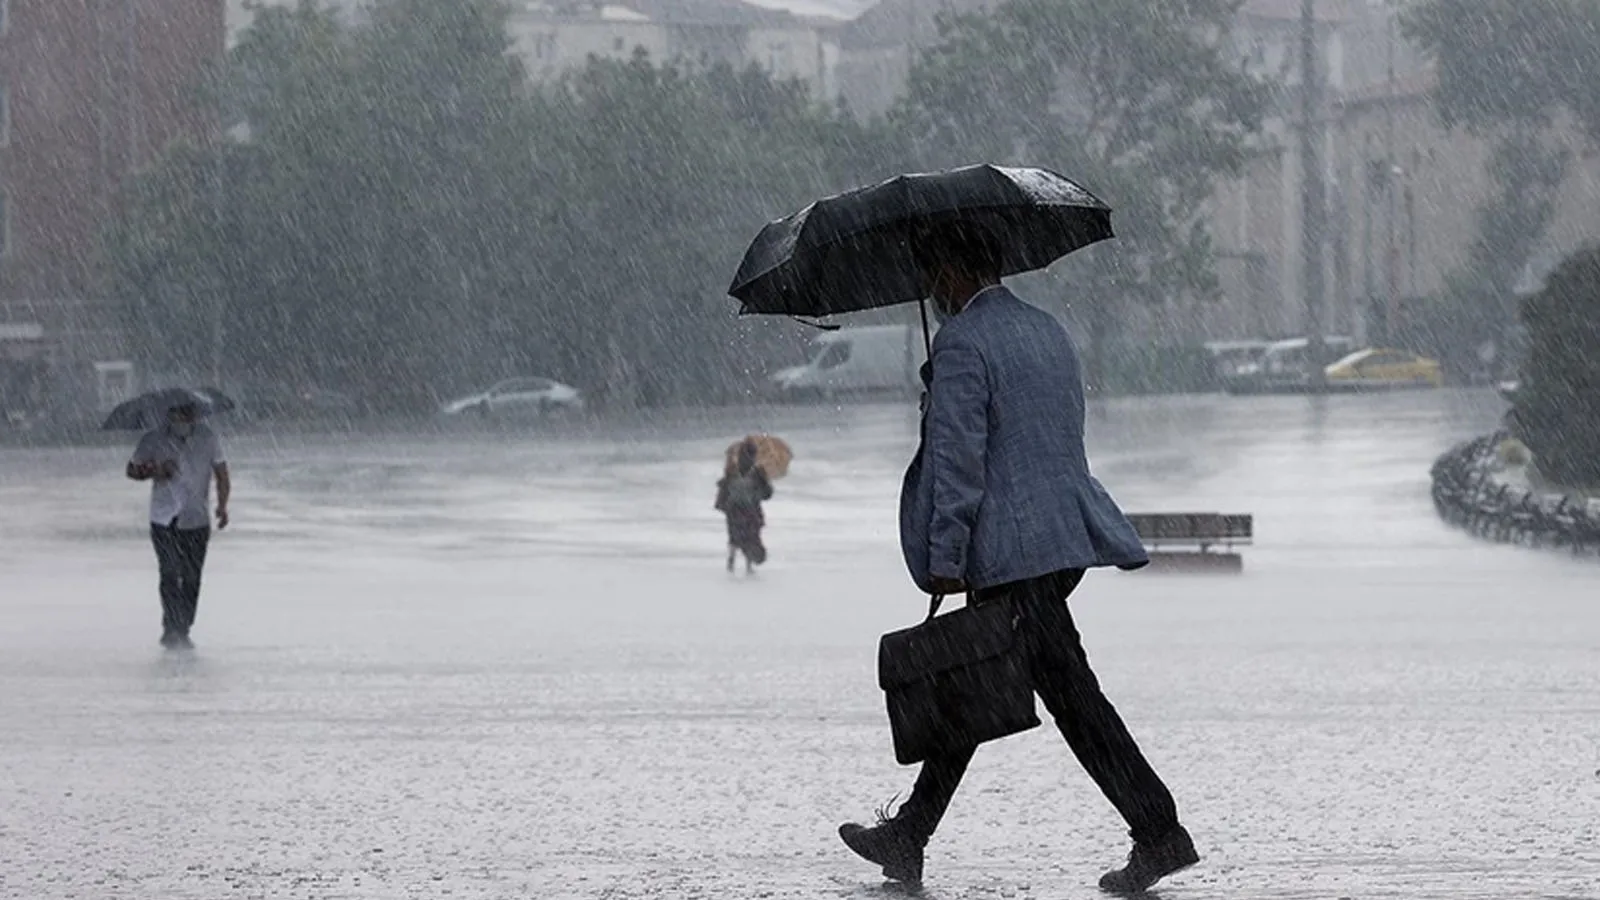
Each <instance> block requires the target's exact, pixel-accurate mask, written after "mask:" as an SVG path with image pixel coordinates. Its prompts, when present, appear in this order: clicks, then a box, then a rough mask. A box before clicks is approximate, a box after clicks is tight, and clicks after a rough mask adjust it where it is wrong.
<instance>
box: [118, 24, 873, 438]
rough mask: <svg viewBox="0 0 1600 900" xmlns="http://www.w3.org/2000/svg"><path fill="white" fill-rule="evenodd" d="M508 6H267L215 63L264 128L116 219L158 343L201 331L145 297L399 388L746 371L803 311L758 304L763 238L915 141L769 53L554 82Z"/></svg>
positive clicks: (177, 171) (167, 360)
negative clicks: (818, 95) (529, 67)
mask: <svg viewBox="0 0 1600 900" xmlns="http://www.w3.org/2000/svg"><path fill="white" fill-rule="evenodd" d="M505 17H506V10H505V8H504V6H503V5H501V4H499V3H497V2H492V0H459V2H453V3H438V2H436V0H379V2H376V3H375V4H373V5H372V6H371V7H370V16H369V20H370V24H367V25H362V26H347V25H345V24H343V23H342V22H341V21H340V20H339V19H338V18H337V17H336V16H335V15H334V14H333V13H332V12H330V11H329V10H327V9H326V8H324V7H322V6H321V5H319V4H317V3H315V2H311V0H304V2H302V3H301V4H300V5H299V6H296V7H293V8H279V9H268V10H262V11H261V12H260V13H259V14H258V18H257V20H256V23H255V24H254V25H253V26H252V28H251V29H250V30H249V31H248V32H246V33H245V35H244V37H243V39H242V40H241V41H240V43H239V44H238V46H236V47H235V48H234V50H233V51H232V52H231V53H230V56H229V59H228V65H227V68H226V70H225V71H224V72H222V73H220V74H219V76H218V78H217V79H215V81H214V83H213V85H212V89H213V96H214V99H215V102H216V103H217V108H218V110H219V114H223V115H224V116H225V118H224V122H225V123H226V124H229V125H233V124H245V125H248V126H249V128H248V132H249V138H248V140H247V141H245V142H243V143H223V144H221V145H218V146H212V147H204V148H190V149H187V150H182V151H179V152H174V153H173V154H171V155H169V156H168V157H167V158H166V159H164V160H163V162H162V163H161V164H160V165H159V166H157V167H156V168H154V169H153V170H151V171H150V172H147V173H145V175H144V176H143V177H141V178H140V179H139V180H138V181H137V182H136V183H135V184H133V185H131V186H130V190H129V193H128V203H127V204H126V208H125V212H124V214H123V215H122V216H121V218H120V220H119V222H118V223H117V226H116V227H115V228H113V229H112V230H111V232H110V233H109V234H108V240H107V247H108V249H109V250H110V251H111V252H110V253H109V254H108V256H109V258H110V260H111V262H112V268H111V271H110V273H109V275H110V277H109V278H108V283H109V284H112V285H114V286H115V292H116V294H117V295H118V297H119V299H120V300H121V301H122V303H123V308H124V309H125V310H126V311H127V315H128V317H129V319H130V324H133V325H135V326H136V328H135V333H136V334H137V335H138V336H139V341H138V343H139V346H140V348H141V352H142V355H143V356H144V357H145V358H146V359H147V360H150V361H152V364H154V361H155V360H158V359H159V360H162V363H161V364H162V365H169V364H171V363H172V362H176V363H181V362H184V355H185V354H184V353H183V352H177V351H176V350H175V349H174V347H168V346H165V345H164V339H165V337H167V336H170V335H172V334H173V333H174V328H173V327H172V326H163V327H162V328H160V329H156V328H148V327H143V325H142V323H149V322H164V323H181V324H180V325H179V326H178V328H179V329H180V330H181V328H187V327H189V326H190V325H191V324H195V325H198V323H204V322H206V321H209V318H208V311H212V310H216V309H218V308H224V309H225V310H226V316H225V318H226V321H227V324H228V330H229V334H230V335H231V336H232V338H231V339H230V340H229V342H228V345H227V370H228V371H229V372H230V373H232V374H234V375H238V376H244V377H248V378H250V379H259V380H262V381H267V382H288V383H291V384H296V383H303V382H304V381H310V382H314V383H319V384H329V385H332V386H337V387H342V388H347V389H352V390H354V391H356V392H358V393H360V394H362V395H363V396H365V397H366V398H368V399H369V400H370V401H372V402H373V403H374V405H376V406H378V407H380V408H387V409H394V410H421V409H428V408H431V407H432V405H433V401H434V400H436V399H437V395H439V394H443V393H450V392H454V391H457V390H462V389H465V388H467V387H471V386H477V385H480V384H481V383H482V382H484V381H486V380H491V379H494V378H498V377H503V376H506V375H510V374H515V373H539V374H547V375H550V376H552V377H557V378H561V379H562V380H569V381H571V382H573V383H575V384H578V385H580V386H582V387H584V388H586V389H589V390H591V391H593V392H595V393H598V394H599V395H600V399H602V400H604V399H607V396H606V395H607V394H609V393H612V392H613V389H614V393H616V394H618V395H619V396H622V397H626V396H641V397H642V399H644V400H645V401H647V402H672V401H676V400H698V401H707V400H714V399H718V398H720V397H722V396H726V395H728V394H730V393H739V392H741V391H743V392H747V391H748V390H749V389H750V387H751V386H753V385H754V384H755V383H756V382H757V381H758V380H759V379H760V377H761V376H762V374H763V370H764V367H765V366H766V365H768V364H770V363H771V362H772V361H773V360H774V358H775V357H777V356H778V354H779V353H780V352H781V350H782V348H784V347H785V345H787V344H790V343H793V342H794V340H795V334H796V330H795V329H794V328H793V327H787V326H785V325H784V324H782V323H774V322H770V321H766V322H757V321H748V320H747V321H736V320H735V318H734V316H733V315H732V313H733V310H734V307H733V304H732V302H731V301H729V300H727V299H726V297H725V296H724V291H725V290H726V288H727V280H728V278H729V277H730V275H731V273H732V271H733V270H734V268H735V265H736V263H737V261H738V256H739V253H740V252H741V251H742V249H743V247H744V244H745V242H746V241H748V240H749V238H750V237H751V236H753V235H754V234H755V232H756V230H757V229H758V228H759V227H760V225H761V224H762V223H764V222H766V221H767V220H768V219H770V218H772V217H773V216H774V215H775V214H777V212H779V211H788V210H789V209H792V208H795V207H798V206H799V205H800V204H801V203H803V202H805V201H806V200H809V199H811V198H812V197H814V196H815V195H816V194H817V193H820V192H826V191H828V190H836V189H840V188H843V187H847V186H851V185H853V184H854V183H855V182H856V180H857V177H858V175H859V174H860V171H861V169H862V167H863V166H864V165H865V164H866V163H865V156H864V154H870V153H875V152H876V148H878V147H881V146H886V145H888V144H889V143H891V142H889V141H888V140H887V139H886V138H885V137H884V135H883V132H882V131H881V130H875V129H870V128H867V127H864V126H861V125H859V124H857V123H855V122H854V121H852V120H850V119H849V118H847V117H845V116H842V115H839V114H837V113H835V112H832V111H830V110H827V109H825V108H823V107H820V106H818V105H816V104H814V103H813V102H812V100H811V99H810V97H809V95H808V94H807V92H806V91H805V90H804V88H803V87H802V86H800V85H798V84H793V83H782V82H774V81H773V80H772V79H771V78H769V77H768V76H767V75H766V74H765V73H763V72H761V71H759V70H755V69H749V70H735V69H732V68H729V67H716V68H711V69H700V68H692V69H691V68H681V67H678V66H674V65H670V64H669V65H660V64H656V63H653V62H652V61H651V60H649V59H647V58H645V57H642V56H641V57H638V58H635V59H633V60H629V61H603V60H593V61H591V62H590V64H589V65H587V66H586V67H583V68H581V69H579V70H576V71H574V72H572V73H570V74H569V75H568V76H566V77H565V78H563V79H561V80H559V81H558V82H556V83H554V84H549V85H542V86H534V85H530V84H529V83H528V81H527V79H526V77H525V75H524V73H523V72H522V71H521V69H520V67H519V66H518V64H517V62H516V60H515V58H514V57H513V56H512V55H511V54H510V53H509V52H508V51H509V49H510V44H509V41H508V39H507V36H506V31H505ZM175 346H178V347H182V348H183V349H185V350H189V349H191V348H193V347H196V346H202V344H200V343H198V342H197V341H195V342H191V341H189V340H187V339H185V340H184V341H183V342H182V343H181V344H179V345H175ZM622 363H626V365H622ZM619 374H620V376H621V377H616V376H618V375H619Z"/></svg>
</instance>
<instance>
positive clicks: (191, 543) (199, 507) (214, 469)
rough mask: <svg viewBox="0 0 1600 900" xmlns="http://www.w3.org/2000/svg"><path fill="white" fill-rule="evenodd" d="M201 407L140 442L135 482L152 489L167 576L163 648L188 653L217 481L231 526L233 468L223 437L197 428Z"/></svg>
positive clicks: (220, 521) (176, 411)
mask: <svg viewBox="0 0 1600 900" xmlns="http://www.w3.org/2000/svg"><path fill="white" fill-rule="evenodd" d="M197 418H198V410H197V409H196V408H195V407H194V406H193V405H184V406H176V407H173V408H172V409H171V410H169V411H168V413H167V421H166V422H165V423H163V424H162V425H160V426H159V427H157V428H155V429H153V430H151V431H148V432H146V433H145V434H144V436H143V437H141V438H140V439H139V445H138V447H137V448H136V449H135V450H134V451H133V458H132V459H130V460H129V461H128V477H129V478H132V479H133V480H135V481H149V482H152V484H151V486H150V541H151V543H153V544H154V545H155V550H156V563H157V565H159V566H160V570H161V646H163V647H166V648H167V649H169V650H172V649H188V648H190V647H193V646H194V644H193V643H192V642H190V640H189V629H191V628H193V627H194V617H195V612H196V611H197V610H198V608H199V605H200V573H201V570H202V569H204V568H205V564H206V547H207V545H208V544H209V543H210V541H211V510H210V502H211V478H212V476H215V477H216V479H217V528H218V529H223V528H227V527H228V494H229V493H230V490H231V484H230V482H229V480H228V464H227V462H225V461H224V459H223V455H222V442H221V441H220V440H219V439H218V438H217V435H216V432H214V431H212V430H211V429H210V428H208V427H207V426H206V425H205V424H204V423H202V422H199V421H196V420H197Z"/></svg>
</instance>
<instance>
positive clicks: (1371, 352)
mask: <svg viewBox="0 0 1600 900" xmlns="http://www.w3.org/2000/svg"><path fill="white" fill-rule="evenodd" d="M1324 372H1325V373H1326V374H1327V380H1328V387H1330V388H1334V389H1336V390H1337V389H1341V388H1342V389H1346V390H1389V389H1395V388H1436V387H1439V386H1440V385H1442V384H1444V373H1443V371H1442V370H1441V368H1440V366H1439V361H1438V360H1436V359H1429V358H1428V357H1426V356H1418V355H1417V354H1415V353H1407V352H1406V351H1404V350H1385V349H1381V348H1377V347H1368V348H1367V349H1365V350H1357V351H1356V352H1354V353H1352V354H1350V355H1349V356H1346V357H1344V358H1343V359H1341V360H1339V361H1338V362H1335V363H1333V364H1332V365H1330V366H1328V367H1327V368H1326V369H1325V370H1324Z"/></svg>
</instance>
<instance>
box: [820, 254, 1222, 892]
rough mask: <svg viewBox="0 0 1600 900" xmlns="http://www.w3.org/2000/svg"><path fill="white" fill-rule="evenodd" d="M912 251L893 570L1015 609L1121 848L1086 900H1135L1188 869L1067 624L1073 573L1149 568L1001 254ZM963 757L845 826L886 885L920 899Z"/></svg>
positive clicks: (1033, 676) (929, 770)
mask: <svg viewBox="0 0 1600 900" xmlns="http://www.w3.org/2000/svg"><path fill="white" fill-rule="evenodd" d="M913 251H914V253H915V256H916V259H917V265H918V268H919V269H920V270H921V274H922V277H923V280H924V285H925V287H926V289H927V291H928V292H929V294H930V295H931V297H932V300H933V304H934V307H935V313H936V315H937V316H938V318H939V319H940V321H941V322H942V323H943V327H942V328H941V329H940V330H939V333H938V335H937V337H935V339H934V342H933V354H932V360H931V373H930V372H925V373H924V378H925V380H927V381H928V384H929V391H928V397H927V398H926V410H925V412H924V416H925V422H924V444H923V447H922V450H921V453H922V454H923V460H922V465H921V466H920V469H919V468H918V467H913V472H920V474H919V475H918V477H916V478H913V477H912V473H908V477H907V480H906V483H905V484H904V485H903V486H902V492H901V500H900V503H901V506H900V510H901V512H900V520H901V521H900V533H901V544H902V547H903V549H904V552H905V555H906V560H907V564H908V565H909V567H910V568H911V574H912V577H913V579H914V580H915V581H916V582H917V584H918V586H919V587H921V588H923V589H924V590H927V591H928V592H930V593H933V594H945V595H948V594H959V593H967V594H968V598H969V600H968V602H969V603H978V604H982V603H993V602H1009V603H1011V604H1012V605H1013V608H1014V613H1015V615H1016V617H1017V628H1018V638H1017V639H1018V640H1019V641H1021V642H1022V646H1023V647H1024V648H1025V652H1026V655H1027V666H1028V675H1029V679H1030V681H1031V682H1032V686H1033V689H1034V691H1035V692H1036V693H1037V694H1038V695H1039V697H1040V698H1041V699H1042V700H1043V701H1044V704H1045V707H1046V708H1047V709H1048V710H1049V711H1050V714H1051V715H1052V716H1053V717H1054V718H1055V721H1056V725H1057V727H1058V728H1060V730H1061V734H1062V736H1063V737H1065V738H1066V741H1067V745H1068V746H1069V747H1071V748H1072V752H1073V754H1074V755H1076V756H1077V758H1078V761H1079V763H1081V764H1082V765H1083V767H1084V769H1085V770H1086V771H1087V772H1088V773H1089V775H1090V777H1091V778H1093V779H1094V782H1095V784H1096V785H1098V786H1099V787H1100V790H1101V791H1102V792H1103V793H1104V794H1105V796H1106V798H1107V799H1108V800H1110V801H1111V804H1112V805H1113V806H1114V807H1116V809H1117V811H1118V812H1119V813H1121V814H1122V817H1123V818H1124V819H1125V820H1126V821H1127V823H1128V828H1129V831H1130V835H1131V837H1132V838H1133V850H1132V852H1130V853H1129V855H1128V861H1127V864H1126V866H1124V867H1123V868H1120V869H1116V870H1113V871H1110V872H1107V873H1106V874H1105V876H1104V877H1102V878H1101V880H1100V887H1101V888H1102V889H1104V890H1106V891H1109V892H1113V893H1119V894H1133V893H1139V892H1142V891H1144V890H1145V889H1147V888H1149V887H1150V886H1151V885H1153V884H1155V883H1156V882H1157V881H1159V880H1160V879H1161V878H1163V877H1165V876H1167V875H1170V874H1172V873H1173V872H1176V871H1178V870H1180V869H1183V868H1186V867H1188V866H1191V865H1193V864H1194V863H1196V862H1198V861H1199V856H1198V855H1197V854H1196V852H1195V849H1194V843H1193V842H1192V841H1191V840H1190V838H1189V834H1188V832H1187V831H1185V830H1184V828H1183V826H1182V825H1180V824H1179V823H1178V812H1177V808H1176V806H1175V804H1174V803H1173V799H1172V795H1171V793H1169V792H1168V790H1167V788H1166V785H1164V784H1163V783H1162V781H1161V779H1160V777H1159V776H1157V775H1156V773H1155V770H1154V769H1152V768H1151V766H1150V764H1149V763H1148V762H1146V761H1145V758H1144V755H1143V754H1142V753H1141V752H1140V751H1139V747H1138V745H1137V744H1135V743H1134V740H1133V737H1132V736H1131V735H1129V734H1128V730H1127V728H1126V727H1125V726H1124V725H1123V722H1122V719H1121V717H1120V716H1118V714H1117V711H1116V709H1114V708H1113V707H1112V705H1111V703H1110V701H1108V700H1107V699H1106V697H1105V695H1104V694H1102V693H1101V691H1100V685H1099V682H1098V681H1097V680H1096V678H1095V675H1094V672H1093V671H1092V670H1091V669H1090V668H1089V660H1088V657H1087V656H1086V655H1085V653H1084V649H1083V645H1082V643H1081V641H1080V639H1079V636H1078V630H1077V628H1076V626H1075V625H1074V624H1073V620H1072V613H1071V611H1070V610H1069V609H1068V607H1067V597H1068V596H1069V595H1070V594H1071V593H1072V592H1073V590H1074V589H1075V588H1076V587H1077V586H1078V584H1079V582H1080V581H1081V580H1082V579H1083V577H1084V573H1085V571H1086V570H1087V569H1090V568H1095V567H1101V566H1117V567H1120V568H1124V569H1132V568H1138V567H1139V566H1142V565H1145V564H1146V563H1147V562H1148V561H1149V560H1148V557H1147V556H1146V553H1145V550H1144V547H1143V545H1142V543H1141V542H1140V540H1139V538H1138V535H1137V534H1136V533H1135V532H1134V530H1133V527H1132V525H1131V524H1130V523H1129V522H1128V520H1127V519H1126V518H1125V517H1124V516H1123V514H1122V511H1121V510H1120V509H1118V508H1117V505H1116V503H1115V502H1113V501H1112V499H1111V497H1110V496H1109V495H1108V494H1107V493H1106V491H1105V489H1104V488H1102V487H1101V486H1100V483H1099V482H1098V481H1096V480H1095V479H1094V478H1093V477H1092V476H1091V475H1090V474H1089V466H1088V461H1087V458H1086V455H1085V451H1084V445H1083V427H1084V397H1083V382H1082V378H1081V374H1080V370H1079V365H1078V357H1077V353H1076V351H1075V350H1074V349H1073V345H1072V340H1071V338H1070V337H1069V336H1068V335H1067V333H1066V330H1065V329H1064V328H1062V327H1061V325H1060V324H1059V323H1057V322H1056V321H1055V319H1053V318H1052V317H1051V316H1050V315H1049V314H1047V313H1045V312H1043V311H1042V310H1039V309H1036V308H1034V307H1032V306H1029V305H1027V304H1025V303H1024V302H1022V301H1021V300H1020V299H1018V298H1017V297H1016V295H1014V294H1012V293H1011V292H1010V291H1009V290H1008V289H1006V288H1005V287H1003V286H1002V285H1001V284H1000V277H999V272H1000V260H1001V254H1000V247H999V245H998V244H997V243H996V241H995V240H994V238H993V237H992V236H990V235H989V234H988V233H987V232H985V231H983V230H982V229H980V228H978V227H975V226H971V225H963V224H948V225H944V226H940V227H937V228H934V229H932V230H931V231H928V232H926V233H925V234H923V235H922V236H921V237H920V238H919V239H918V240H917V241H916V242H915V246H914V247H913ZM969 592H970V593H969ZM975 749H976V748H965V749H963V750H961V751H958V752H954V753H951V754H950V755H948V756H944V757H938V758H930V759H928V760H927V761H926V762H924V763H923V766H922V771H921V773H920V774H919V775H918V777H917V782H916V786H915V788H914V789H913V790H912V793H911V796H910V797H909V798H908V799H907V800H906V802H905V803H904V804H902V805H901V807H900V809H899V810H898V812H897V813H896V814H895V815H894V816H893V817H885V816H884V815H883V814H882V813H880V814H879V821H878V823H877V824H876V825H875V826H872V827H864V826H861V825H856V824H847V825H843V826H841V827H840V828H839V834H840V837H842V838H843V839H844V842H845V843H846V844H847V845H849V847H850V849H851V850H854V851H855V852H856V853H857V854H859V855H860V856H862V857H863V858H865V859H867V860H869V861H870V862H873V863H876V864H878V865H880V866H882V867H883V873H884V875H885V876H887V877H889V878H891V879H895V880H898V881H905V882H912V883H916V882H920V881H921V879H922V864H923V848H924V846H925V845H926V844H927V842H928V839H929V837H931V836H932V834H933V832H934V829H935V828H936V827H937V826H938V824H939V820H940V819H941V818H942V817H943V816H944V813H945V809H946V808H947V807H948V805H949V803H950V799H951V797H952V795H954V794H955V791H956V787H957V785H959V784H960V782H961V776H962V775H963V774H964V773H965V772H966V770H967V764H968V763H969V762H971V760H972V756H973V751H974V750H975Z"/></svg>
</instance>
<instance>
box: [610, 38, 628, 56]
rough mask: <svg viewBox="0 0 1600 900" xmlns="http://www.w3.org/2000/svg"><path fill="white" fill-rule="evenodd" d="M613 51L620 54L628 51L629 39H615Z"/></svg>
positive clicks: (612, 45)
mask: <svg viewBox="0 0 1600 900" xmlns="http://www.w3.org/2000/svg"><path fill="white" fill-rule="evenodd" d="M611 49H612V50H615V51H617V52H618V53H621V52H623V51H624V50H626V49H628V41H627V39H626V38H621V37H617V38H613V39H612V40H611Z"/></svg>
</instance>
